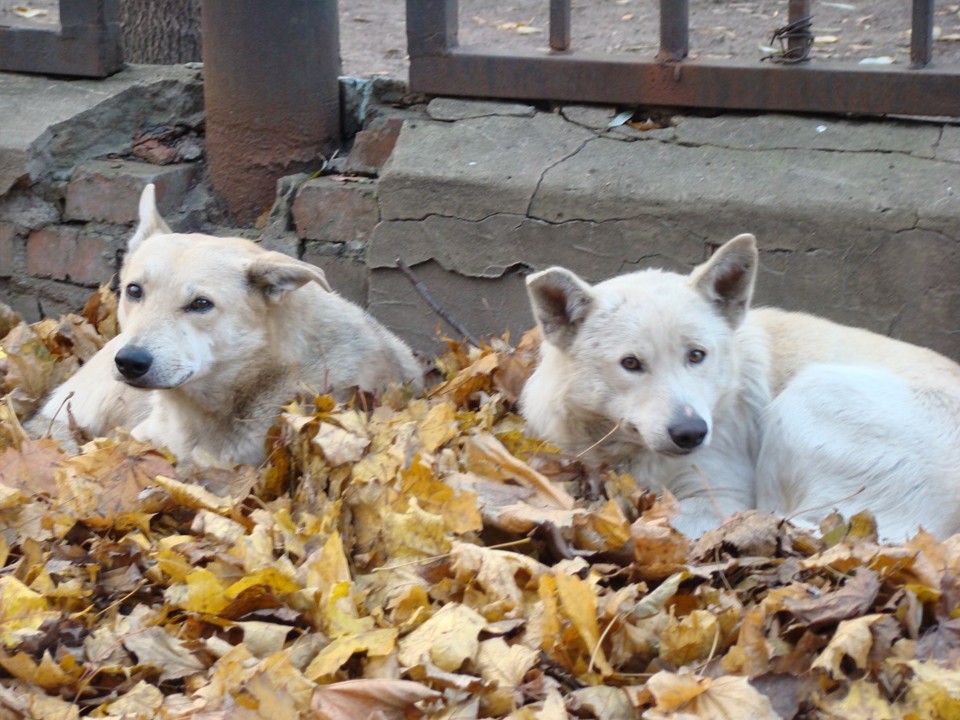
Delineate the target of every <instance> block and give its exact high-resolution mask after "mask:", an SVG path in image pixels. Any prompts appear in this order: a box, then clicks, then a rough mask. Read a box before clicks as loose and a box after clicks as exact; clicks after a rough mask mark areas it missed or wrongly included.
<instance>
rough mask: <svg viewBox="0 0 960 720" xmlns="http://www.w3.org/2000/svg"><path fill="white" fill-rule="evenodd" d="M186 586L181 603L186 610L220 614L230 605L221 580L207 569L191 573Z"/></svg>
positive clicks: (186, 579) (185, 580)
mask: <svg viewBox="0 0 960 720" xmlns="http://www.w3.org/2000/svg"><path fill="white" fill-rule="evenodd" d="M184 584H185V585H186V595H185V596H184V597H183V598H182V599H181V600H180V602H179V605H180V607H182V608H183V609H184V610H187V611H189V612H198V613H218V612H220V611H221V610H223V609H224V608H225V607H226V606H227V605H229V604H230V600H229V598H227V596H226V593H225V592H224V587H223V584H222V583H221V582H220V578H218V577H217V576H216V575H215V574H214V573H212V572H211V571H210V570H207V569H206V568H197V569H196V570H194V571H193V572H191V573H190V574H189V575H187V576H186V578H184ZM171 589H172V588H171Z"/></svg>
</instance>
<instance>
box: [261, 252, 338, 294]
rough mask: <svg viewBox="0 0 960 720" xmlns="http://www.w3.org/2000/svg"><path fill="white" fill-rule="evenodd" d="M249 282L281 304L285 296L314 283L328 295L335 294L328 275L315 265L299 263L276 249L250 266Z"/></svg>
mask: <svg viewBox="0 0 960 720" xmlns="http://www.w3.org/2000/svg"><path fill="white" fill-rule="evenodd" d="M247 280H248V281H249V282H250V284H251V285H252V286H253V287H256V288H259V289H260V290H262V291H263V292H264V293H265V294H266V295H267V297H268V298H269V299H270V300H272V301H274V302H278V301H279V300H280V299H281V298H282V297H283V296H284V295H285V294H286V293H288V292H290V291H291V290H296V289H297V288H299V287H303V286H304V285H306V284H307V283H308V282H311V281H312V282H315V283H317V284H318V285H319V286H320V287H322V288H323V289H324V290H326V291H327V292H333V290H332V289H331V287H330V284H329V283H328V282H327V276H326V275H324V274H323V270H321V269H320V268H318V267H317V266H316V265H311V264H310V263H306V262H303V261H302V260H297V259H296V258H292V257H290V256H289V255H284V254H283V253H281V252H276V251H275V250H268V251H267V252H264V253H262V254H260V255H257V257H256V259H255V260H254V261H253V262H252V263H250V266H249V267H248V268H247Z"/></svg>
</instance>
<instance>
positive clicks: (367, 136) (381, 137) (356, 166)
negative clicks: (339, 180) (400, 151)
mask: <svg viewBox="0 0 960 720" xmlns="http://www.w3.org/2000/svg"><path fill="white" fill-rule="evenodd" d="M402 126H403V118H398V117H395V118H387V119H386V120H385V121H384V122H383V123H381V124H379V125H378V126H374V127H370V128H367V129H366V130H361V131H360V132H358V133H357V135H356V137H355V138H354V140H353V148H352V149H351V150H350V155H349V156H348V157H347V162H346V164H345V165H344V172H346V173H351V174H354V173H355V174H357V175H378V174H379V173H380V169H381V168H382V167H383V166H384V165H385V164H386V162H387V160H389V159H390V154H391V153H392V152H393V147H394V145H396V144H397V137H398V136H399V135H400V128H401V127H402Z"/></svg>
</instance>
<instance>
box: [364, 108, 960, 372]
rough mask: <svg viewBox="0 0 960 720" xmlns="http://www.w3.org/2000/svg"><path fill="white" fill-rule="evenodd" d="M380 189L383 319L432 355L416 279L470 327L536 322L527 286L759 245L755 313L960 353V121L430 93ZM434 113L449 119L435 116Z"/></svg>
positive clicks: (376, 283)
mask: <svg viewBox="0 0 960 720" xmlns="http://www.w3.org/2000/svg"><path fill="white" fill-rule="evenodd" d="M428 114H429V116H430V117H428V118H425V119H423V120H417V121H415V122H408V123H407V125H406V126H405V127H404V128H403V130H402V132H401V134H400V138H399V140H398V142H397V146H396V148H395V150H394V153H393V156H392V158H391V160H390V162H389V164H388V166H387V168H386V171H385V172H384V174H383V176H382V177H381V180H380V186H379V190H378V198H379V203H380V209H381V218H382V221H381V223H380V224H379V225H378V226H377V228H376V230H375V231H374V234H373V237H372V239H371V242H370V246H369V252H368V258H367V261H368V264H369V266H370V267H371V269H372V275H371V283H370V297H369V300H370V308H371V309H372V311H373V312H374V313H375V314H376V315H378V316H379V317H380V318H381V319H382V320H384V321H385V322H386V323H387V324H388V325H390V326H391V327H393V328H394V329H396V330H398V331H399V332H401V333H403V334H404V335H405V336H407V337H408V338H410V339H411V340H412V342H413V343H414V344H415V345H417V346H418V347H421V348H429V347H431V346H432V345H433V343H434V342H435V336H434V329H435V327H436V326H437V325H438V320H437V318H436V317H434V316H433V315H432V314H431V312H430V310H429V309H427V308H426V306H425V305H424V303H423V302H422V300H420V299H419V298H418V297H417V296H416V294H415V293H414V291H413V290H412V288H411V287H410V286H409V284H408V283H407V282H406V280H405V279H404V278H402V277H401V276H400V273H399V272H398V271H396V270H395V269H394V267H395V259H396V258H397V257H402V258H403V259H404V260H405V261H406V262H407V263H408V264H410V265H411V266H413V267H414V270H415V272H417V273H418V274H419V275H420V276H421V277H422V279H423V280H424V281H425V282H426V283H427V285H428V286H429V287H430V289H431V291H432V292H433V293H434V295H436V296H437V297H438V299H440V300H441V302H443V303H444V304H445V305H446V306H447V307H448V308H449V309H450V310H451V311H453V312H454V313H456V314H457V315H458V316H460V318H461V319H462V321H463V322H464V323H465V324H466V325H467V326H468V327H470V328H471V330H472V331H473V332H475V333H478V334H481V333H499V332H502V331H503V330H504V329H509V330H510V331H511V332H512V334H513V337H515V338H516V337H518V334H519V333H520V332H522V331H523V330H525V329H526V328H528V327H530V325H531V324H532V319H531V317H530V314H529V310H528V307H527V300H526V293H525V290H524V285H523V276H524V275H525V273H526V272H528V271H530V270H538V269H542V268H544V267H547V266H549V265H564V266H567V267H570V268H572V269H574V270H575V271H577V272H578V273H580V274H581V275H583V276H584V277H585V278H588V279H590V280H592V281H598V280H601V279H603V278H606V277H609V276H611V275H614V274H617V273H621V272H626V271H629V270H632V269H637V268H640V267H648V266H658V267H666V268H670V269H675V270H680V271H685V270H687V269H689V268H690V267H692V266H693V265H695V264H696V263H698V262H700V261H702V260H703V259H704V258H705V257H706V256H707V255H708V254H709V252H710V251H711V248H712V247H714V246H715V245H716V244H718V243H720V242H723V241H724V240H726V239H728V238H729V237H732V236H733V235H736V234H737V233H740V232H753V233H754V234H756V235H757V237H758V240H759V243H760V246H761V274H760V280H759V284H758V291H757V300H758V302H759V303H761V304H771V305H779V306H782V307H786V308H788V309H794V310H804V311H807V312H814V313H817V314H820V315H824V316H826V317H829V318H832V319H834V320H837V321H840V322H846V323H850V324H855V325H860V326H864V327H868V328H871V329H873V330H877V331H880V332H885V333H889V334H893V335H895V336H897V337H901V338H903V339H906V340H910V341H912V342H918V343H922V344H925V345H929V346H930V347H933V348H934V349H937V350H939V351H941V352H944V353H946V354H948V355H950V356H952V357H954V358H960V333H958V330H960V326H958V323H957V320H956V318H957V317H960V289H958V287H957V282H956V278H957V277H958V276H960V245H958V240H960V228H958V223H957V218H958V216H960V197H958V193H960V132H958V131H960V128H956V127H954V126H947V125H944V124H941V123H933V122H927V123H924V122H907V121H899V122H898V121H892V120H887V121H863V120H841V119H837V118H822V117H821V118H818V117H809V116H784V115H763V116H747V115H736V114H726V115H721V116H719V117H713V118H705V117H686V116H677V117H675V118H674V122H673V123H672V125H671V126H668V127H664V128H661V129H655V130H652V131H647V132H643V131H639V130H636V129H634V128H632V127H630V126H621V127H618V128H608V127H607V125H608V123H609V120H610V118H612V117H613V116H614V115H615V114H616V112H615V110H614V109H612V108H597V107H565V108H561V109H559V111H557V112H545V111H536V112H534V111H533V109H532V108H529V107H528V106H520V105H500V106H498V105H497V104H496V103H490V102H483V103H471V102H470V101H464V100H449V99H444V100H439V99H438V100H434V101H433V103H431V105H430V108H429V112H428ZM437 118H439V119H437Z"/></svg>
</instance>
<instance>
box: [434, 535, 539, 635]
mask: <svg viewBox="0 0 960 720" xmlns="http://www.w3.org/2000/svg"><path fill="white" fill-rule="evenodd" d="M450 560H451V569H452V571H453V576H454V577H459V578H462V579H463V581H464V582H470V583H474V584H476V586H477V587H479V588H480V589H481V590H482V591H483V592H484V593H485V594H486V595H487V597H488V598H491V599H493V600H495V601H496V603H497V608H498V613H497V614H498V615H502V617H506V618H516V617H523V616H524V614H525V613H526V611H527V607H526V603H525V595H526V593H527V592H529V591H530V590H532V589H534V588H536V587H537V585H538V583H539V582H540V577H541V576H542V575H543V574H544V573H546V572H548V568H547V567H546V566H545V565H542V564H540V563H538V562H537V561H536V560H533V559H532V558H529V557H527V556H526V555H520V554H519V553H514V552H510V551H508V550H496V549H492V548H485V547H482V546H478V545H471V544H469V543H454V544H453V547H452V549H451V550H450ZM484 612H485V614H486V615H487V617H490V615H489V614H488V613H487V611H486V610H485V611H484Z"/></svg>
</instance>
